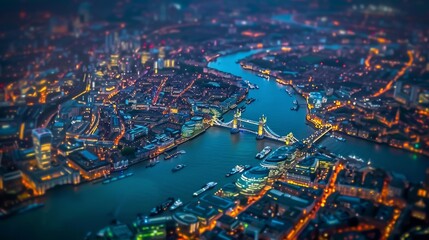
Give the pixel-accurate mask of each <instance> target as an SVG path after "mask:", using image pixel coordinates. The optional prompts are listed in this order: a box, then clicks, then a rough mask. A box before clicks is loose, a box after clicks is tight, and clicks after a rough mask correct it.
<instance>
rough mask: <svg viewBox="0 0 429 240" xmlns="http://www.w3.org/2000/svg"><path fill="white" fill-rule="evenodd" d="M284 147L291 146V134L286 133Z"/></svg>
mask: <svg viewBox="0 0 429 240" xmlns="http://www.w3.org/2000/svg"><path fill="white" fill-rule="evenodd" d="M285 143H286V145H291V144H292V143H293V133H288V135H286V138H285Z"/></svg>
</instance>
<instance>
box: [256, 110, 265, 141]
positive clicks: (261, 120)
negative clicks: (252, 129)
mask: <svg viewBox="0 0 429 240" xmlns="http://www.w3.org/2000/svg"><path fill="white" fill-rule="evenodd" d="M266 122H267V118H266V117H265V116H264V115H262V116H261V117H260V118H259V123H258V134H256V139H258V140H261V139H264V127H265V123H266Z"/></svg>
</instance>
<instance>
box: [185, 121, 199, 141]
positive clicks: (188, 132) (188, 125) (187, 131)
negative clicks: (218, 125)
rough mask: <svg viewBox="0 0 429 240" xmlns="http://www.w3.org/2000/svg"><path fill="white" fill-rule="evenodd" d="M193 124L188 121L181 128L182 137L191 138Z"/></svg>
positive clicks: (193, 130) (193, 128)
mask: <svg viewBox="0 0 429 240" xmlns="http://www.w3.org/2000/svg"><path fill="white" fill-rule="evenodd" d="M195 125H196V124H195V122H194V121H188V122H186V123H185V124H183V126H182V137H191V136H192V135H193V134H194V132H195Z"/></svg>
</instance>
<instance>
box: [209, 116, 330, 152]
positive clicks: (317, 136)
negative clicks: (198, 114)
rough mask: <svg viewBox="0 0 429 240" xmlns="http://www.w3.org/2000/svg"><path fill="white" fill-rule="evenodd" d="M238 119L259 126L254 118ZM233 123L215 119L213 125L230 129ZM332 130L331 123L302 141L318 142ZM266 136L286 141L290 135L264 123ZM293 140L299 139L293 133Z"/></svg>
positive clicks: (247, 130) (244, 129) (245, 129)
mask: <svg viewBox="0 0 429 240" xmlns="http://www.w3.org/2000/svg"><path fill="white" fill-rule="evenodd" d="M237 120H238V121H240V122H245V123H249V124H252V125H257V126H258V125H259V122H257V121H254V120H250V119H245V118H238V119H237ZM232 123H233V120H231V121H229V122H221V121H219V120H217V119H215V120H214V121H213V125H216V126H220V127H225V128H229V129H231V128H232ZM240 130H241V131H245V132H248V133H253V134H256V135H257V134H258V133H257V132H256V131H254V130H251V129H247V128H244V127H243V126H240ZM331 130H332V126H330V125H329V126H327V127H326V128H324V129H319V130H317V131H316V132H315V133H313V134H311V135H310V136H309V137H307V138H305V139H303V141H302V142H303V143H305V144H308V145H310V146H311V145H312V144H314V143H316V142H317V141H318V140H320V139H321V138H322V137H323V136H325V135H326V134H327V133H328V132H329V131H331ZM264 137H266V138H268V139H271V140H275V141H280V142H285V141H286V140H287V139H288V137H289V136H288V135H287V136H280V135H279V134H277V133H275V132H274V131H273V130H272V129H271V128H270V127H269V126H266V125H264ZM291 140H292V141H291V142H292V143H295V142H298V141H299V140H298V139H297V138H296V137H295V136H293V135H291Z"/></svg>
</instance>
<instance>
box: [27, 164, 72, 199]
mask: <svg viewBox="0 0 429 240" xmlns="http://www.w3.org/2000/svg"><path fill="white" fill-rule="evenodd" d="M22 182H23V184H24V186H26V187H27V188H29V189H31V190H33V193H34V194H35V195H43V194H45V193H46V191H47V190H49V189H51V188H53V187H55V186H59V185H64V184H75V185H76V184H79V183H80V176H79V172H77V171H75V170H73V169H71V168H68V167H66V166H61V165H60V166H54V167H51V168H49V169H46V170H41V169H35V170H28V169H24V170H23V171H22Z"/></svg>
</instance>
